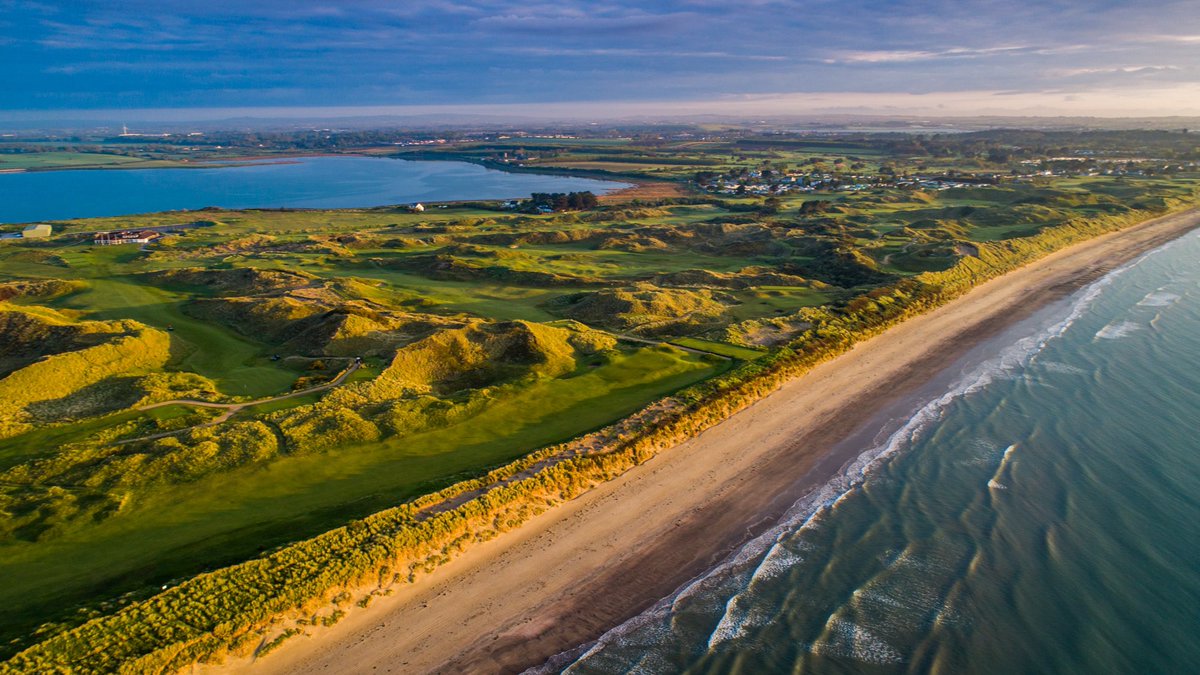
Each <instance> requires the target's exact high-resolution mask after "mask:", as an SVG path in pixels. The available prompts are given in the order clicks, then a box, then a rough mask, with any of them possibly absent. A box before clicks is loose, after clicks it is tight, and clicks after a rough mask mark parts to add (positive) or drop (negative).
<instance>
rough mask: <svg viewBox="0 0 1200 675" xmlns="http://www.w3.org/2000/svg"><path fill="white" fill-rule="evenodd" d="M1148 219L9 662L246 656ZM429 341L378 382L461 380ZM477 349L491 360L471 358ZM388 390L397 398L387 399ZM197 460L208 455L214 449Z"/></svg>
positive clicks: (860, 320) (849, 309) (1009, 262)
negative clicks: (782, 389) (849, 355)
mask: <svg viewBox="0 0 1200 675" xmlns="http://www.w3.org/2000/svg"><path fill="white" fill-rule="evenodd" d="M1147 215H1149V214H1147V213H1129V214H1125V215H1122V216H1114V217H1106V216H1100V217H1096V218H1088V219H1079V220H1073V221H1071V222H1068V223H1065V224H1062V225H1059V226H1055V227H1050V228H1046V229H1044V230H1043V231H1041V232H1040V233H1038V234H1036V235H1034V236H1031V237H1025V238H1021V239H1017V240H1010V241H1003V242H998V243H987V244H981V245H979V246H978V250H979V255H978V257H975V256H967V257H964V258H962V259H961V260H960V261H959V262H958V263H957V264H956V265H955V266H954V267H952V268H950V269H948V270H945V271H941V272H930V273H925V274H921V275H918V276H915V277H911V278H906V279H901V280H897V281H893V282H891V283H889V284H888V285H885V286H881V287H879V288H876V289H874V290H871V291H869V292H866V293H863V294H861V295H859V296H858V297H856V298H855V299H853V300H851V301H849V302H847V303H845V304H844V305H843V306H840V307H832V308H823V309H811V310H808V311H806V312H805V320H806V322H807V323H808V324H809V325H808V327H807V328H806V329H805V330H804V331H803V332H802V333H801V334H800V336H799V337H798V338H796V339H795V340H794V341H792V342H791V343H789V344H788V345H786V346H785V347H782V348H780V349H777V350H775V351H773V352H771V353H770V354H768V355H766V356H764V357H762V358H760V359H758V360H755V361H753V362H749V363H745V364H743V365H741V366H739V367H738V368H736V369H734V370H731V371H728V372H727V373H725V374H724V375H722V376H719V377H717V378H714V379H712V380H709V381H706V382H704V383H702V384H700V385H696V386H693V387H691V388H689V389H687V390H684V391H683V392H680V393H679V394H677V395H675V396H674V397H673V399H672V404H671V405H658V406H653V407H652V410H653V411H654V414H653V415H649V416H648V417H646V418H645V419H644V420H641V421H640V423H639V424H638V425H637V426H636V427H635V428H633V429H632V430H625V431H623V432H622V433H614V434H613V436H612V438H614V439H615V440H613V441H612V442H611V443H610V444H609V445H608V446H607V447H605V448H604V449H603V451H602V452H595V453H589V454H584V455H580V456H566V457H563V458H561V459H559V460H558V461H553V462H544V460H546V459H547V458H549V457H553V456H555V455H556V454H557V453H559V452H561V450H562V447H558V446H556V447H551V448H546V449H543V450H541V451H538V452H535V453H532V454H530V455H528V456H527V457H525V458H523V459H521V460H519V461H516V462H513V463H510V464H508V465H506V466H504V467H501V468H500V469H497V470H495V471H493V472H491V473H490V474H488V475H487V476H484V477H481V478H479V479H477V480H471V481H464V482H461V483H457V484H455V485H453V486H451V487H449V488H447V489H445V490H442V491H441V492H438V493H434V494H431V495H427V496H425V497H422V498H420V499H417V500H415V501H413V502H411V503H409V504H405V505H403V506H399V507H395V508H391V509H388V510H385V511H382V512H380V513H377V514H375V515H372V516H370V517H367V518H363V519H361V520H358V521H354V522H352V523H350V524H349V525H347V526H345V527H341V528H338V529H336V530H332V531H330V532H327V533H325V534H322V535H320V536H317V537H314V538H312V539H309V540H306V541H302V542H298V543H296V544H292V545H289V546H287V547H285V548H283V549H281V550H279V551H276V552H274V553H271V554H270V555H267V556H265V557H262V558H260V559H256V560H251V561H248V562H245V563H241V564H238V565H234V566H231V567H227V568H224V569H221V570H217V571H215V572H212V573H209V574H203V575H200V576H197V577H195V578H192V579H189V580H187V581H185V582H183V583H182V584H180V585H179V586H176V587H174V588H171V589H169V590H166V591H164V592H162V593H159V594H157V595H155V596H153V597H151V598H149V599H146V600H144V601H141V602H136V603H133V604H131V605H129V606H127V607H124V608H123V609H120V610H117V611H114V612H111V613H109V614H106V615H103V616H100V617H97V618H95V619H93V620H91V621H89V622H87V623H85V624H83V625H81V626H78V627H75V628H72V629H70V630H66V631H64V632H61V633H59V634H57V635H54V636H52V637H49V638H47V639H45V640H43V641H42V642H40V643H39V644H36V645H34V646H32V647H30V648H28V649H26V650H25V651H22V652H21V653H19V654H17V655H16V656H15V657H13V658H12V659H11V660H10V661H9V662H8V663H6V664H5V665H4V669H5V670H6V671H8V672H39V673H40V672H74V673H101V672H130V673H133V672H137V673H145V672H170V671H173V670H178V669H181V668H184V667H186V666H188V665H190V664H193V663H196V662H198V661H211V660H215V659H220V658H222V657H224V656H225V655H227V654H230V653H246V652H248V651H249V650H251V649H253V646H254V645H255V644H257V643H259V642H260V641H262V640H263V638H264V635H265V632H264V631H265V629H267V628H268V627H269V626H272V625H276V624H279V623H281V622H282V620H283V619H284V618H285V617H287V616H289V615H293V614H296V613H307V614H308V615H312V614H313V612H314V610H315V609H316V608H318V607H321V606H323V605H325V604H327V603H329V602H331V601H333V600H334V599H335V598H337V599H338V600H344V599H345V597H346V595H345V594H346V593H347V592H348V591H353V590H354V589H362V588H368V587H369V588H378V587H380V586H386V585H388V584H391V583H395V582H404V581H409V580H411V579H413V578H415V577H416V576H417V575H419V574H421V573H423V572H425V571H427V570H430V569H433V568H435V567H437V566H438V565H440V564H442V563H444V562H445V561H446V560H449V559H450V558H451V557H453V556H454V555H455V554H456V553H458V552H459V551H461V550H462V549H463V548H465V547H468V546H470V545H471V544H473V543H475V542H477V541H481V540H485V539H488V538H491V537H494V536H496V535H497V534H498V533H500V532H504V531H506V530H509V529H511V528H514V527H517V526H518V525H520V524H521V523H524V522H525V521H527V520H528V519H530V518H531V517H533V516H534V515H536V514H538V513H540V512H542V511H544V510H545V509H547V508H549V507H551V506H553V505H555V504H559V503H562V502H564V501H566V500H569V499H572V498H574V497H575V496H577V495H579V494H580V493H582V492H584V491H586V490H587V489H589V488H591V487H592V486H594V485H596V484H598V483H601V482H603V481H607V480H610V479H612V478H613V477H615V476H618V475H620V474H621V473H623V472H625V471H627V470H628V469H630V468H631V467H633V466H635V465H637V464H640V463H642V462H645V461H646V460H648V459H649V458H651V457H653V456H654V455H655V454H656V453H658V452H660V451H662V450H664V449H666V448H669V447H671V446H673V445H675V444H677V443H679V442H681V441H683V440H686V439H688V438H691V437H694V436H695V435H696V434H698V433H699V432H701V431H703V430H704V429H706V428H709V427H711V426H713V425H715V424H717V423H719V422H721V421H722V420H724V419H727V418H728V417H729V416H730V415H731V414H733V413H735V412H737V411H739V410H741V409H743V408H745V407H746V406H748V405H750V404H751V403H753V402H755V401H757V400H759V399H761V398H762V397H764V396H766V395H767V394H769V393H770V392H772V391H774V390H775V389H776V388H777V387H778V386H779V385H780V384H781V383H783V382H784V381H786V380H788V379H790V378H793V377H796V376H797V375H800V374H802V373H804V372H806V371H808V370H810V369H811V368H812V367H814V366H816V365H817V364H819V363H821V362H824V361H827V360H829V359H831V358H833V357H835V356H837V355H839V354H842V353H844V352H846V351H847V350H848V349H850V348H851V347H852V346H853V345H854V344H856V343H858V342H860V341H862V340H864V339H866V338H869V337H871V336H873V335H876V334H878V333H880V332H882V331H884V330H886V329H887V328H889V327H891V326H894V325H896V324H897V323H899V322H901V321H903V320H905V319H906V318H908V317H910V316H913V315H915V314H919V313H922V312H926V311H929V310H930V309H932V308H935V307H938V306H940V305H943V304H945V303H946V302H948V301H950V300H952V299H954V298H956V297H959V296H961V295H962V294H964V293H966V292H967V291H968V290H970V289H971V288H973V287H974V286H976V285H978V284H979V283H981V282H983V281H985V280H987V279H991V278H994V277H997V276H999V275H1001V274H1004V273H1005V272H1007V271H1010V270H1012V269H1015V268H1017V267H1019V266H1021V265H1023V264H1026V263H1028V262H1030V261H1033V260H1036V259H1038V258H1040V257H1042V256H1044V255H1046V254H1048V253H1050V252H1052V251H1055V250H1058V249H1061V248H1063V247H1065V246H1068V245H1070V244H1073V243H1076V242H1079V241H1082V240H1084V239H1087V238H1089V237H1094V236H1096V235H1100V234H1103V233H1107V232H1112V231H1115V230H1118V229H1121V228H1122V227H1125V226H1127V225H1129V224H1131V223H1133V222H1135V221H1138V220H1141V219H1143V218H1145V217H1146V216H1147ZM526 328H528V327H526ZM518 332H519V333H521V334H522V335H523V336H524V337H523V338H522V339H523V340H524V342H522V343H520V344H521V345H522V346H520V347H518V346H513V345H507V346H504V347H503V348H502V349H503V350H505V352H506V353H507V350H509V349H518V348H520V349H526V348H533V347H535V346H537V345H541V344H542V342H541V341H542V340H548V341H551V342H552V343H553V345H554V349H552V350H546V353H544V354H542V356H540V357H538V358H541V359H542V360H541V361H537V360H536V359H534V361H535V362H538V363H542V364H554V363H555V359H566V358H570V356H569V352H567V351H566V348H565V347H563V346H562V344H563V343H564V341H563V340H560V336H557V335H553V334H551V335H538V334H537V332H538V329H529V330H528V331H525V330H522V331H518ZM481 341H482V342H481ZM418 344H419V343H418ZM488 344H489V343H488V342H487V338H486V337H481V336H478V335H476V336H472V335H471V334H470V332H469V331H468V332H467V333H464V334H463V335H460V336H457V337H455V338H454V339H453V340H447V341H444V342H439V343H437V348H438V349H445V350H452V351H455V353H456V354H457V353H458V351H466V352H468V353H467V354H466V355H465V357H464V362H466V363H471V364H483V363H484V361H485V360H486V358H488V357H489V356H491V355H492V354H493V352H492V351H491V348H490V347H488V346H487V345H488ZM543 346H544V345H543ZM433 348H434V344H433V343H430V344H427V345H424V346H421V347H419V348H417V349H415V350H413V352H412V353H411V354H409V355H406V356H405V357H400V356H399V355H398V356H397V358H398V359H401V358H403V359H409V360H410V361H411V362H409V361H401V362H402V363H405V364H406V367H411V368H412V370H406V372H405V373H404V374H403V375H399V374H398V375H396V376H394V377H393V378H392V379H391V381H390V382H389V383H388V384H381V385H379V386H386V387H394V388H396V390H397V391H414V390H419V389H420V388H422V387H427V388H430V389H432V388H434V387H435V385H436V384H437V383H439V382H444V381H446V379H447V378H450V377H459V376H461V374H460V373H447V372H445V371H444V370H442V369H441V366H439V365H437V364H435V363H434V362H433V360H434V352H433V351H426V350H433ZM472 350H481V352H480V353H479V354H474V355H472ZM533 351H538V350H537V349H533ZM546 367H554V366H552V365H547V366H546ZM414 373H415V374H414ZM413 378H416V379H413ZM372 386H374V385H365V386H362V387H359V388H358V390H357V391H353V390H351V391H348V392H346V394H345V396H348V397H351V398H353V397H356V396H357V397H359V398H360V400H368V401H369V400H372V398H373V397H374V396H376V395H383V394H384V393H385V392H382V391H376V390H373V389H371V387H372ZM386 394H387V395H391V391H390V390H389V391H388V392H386ZM412 401H414V403H411V404H407V405H408V407H404V406H401V407H394V408H393V410H392V412H391V413H390V414H391V415H392V417H393V418H395V419H402V418H403V416H404V415H406V414H428V413H427V412H423V411H425V410H426V409H433V408H435V407H436V406H434V405H432V404H431V403H430V402H428V401H423V402H421V403H415V401H422V399H421V398H419V397H417V398H414V399H412ZM320 410H321V408H320V406H316V407H314V408H313V409H312V410H309V411H306V412H304V413H303V414H302V415H301V416H299V417H297V418H296V419H295V421H294V424H295V425H296V428H297V429H300V428H302V427H304V425H311V429H307V430H306V431H305V433H309V432H313V433H318V432H319V428H320V425H322V424H324V423H325V421H324V420H325V419H326V418H324V417H321V416H320V415H319V414H318V411H320ZM306 416H311V417H306ZM337 423H338V424H339V425H341V424H343V423H344V424H345V426H346V427H347V428H353V429H360V431H361V433H364V434H367V435H369V434H370V433H372V432H371V431H370V429H369V428H367V427H360V426H358V422H357V421H354V420H350V421H345V420H340V421H338V422H337ZM399 423H400V424H403V422H399ZM339 428H340V427H339ZM245 433H246V436H247V438H248V439H254V438H258V436H257V435H256V432H255V431H254V430H252V429H247V430H246V432H245ZM253 443H254V441H253V440H247V441H246V447H252V446H253ZM202 453H208V454H213V453H211V452H210V451H208V450H205V451H202ZM539 462H542V465H541V466H540V468H539V469H538V470H536V471H530V469H531V467H534V466H535V465H538V463H539ZM473 491H475V492H474V493H473ZM468 494H473V496H472V498H471V499H466V500H464V501H462V502H461V503H458V504H457V505H456V506H453V508H445V509H443V510H436V509H431V510H427V511H423V509H428V507H431V506H434V505H437V504H442V503H445V502H446V500H450V499H452V498H454V497H458V496H463V495H468ZM331 616H332V615H331ZM295 632H296V629H295V628H294V627H288V628H287V629H286V630H285V631H284V632H283V633H282V636H281V637H276V638H275V639H274V640H272V641H270V642H268V643H267V645H268V647H269V648H274V647H276V646H278V642H280V641H282V640H283V639H286V636H288V635H291V634H294V633H295Z"/></svg>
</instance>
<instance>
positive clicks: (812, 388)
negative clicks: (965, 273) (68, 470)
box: [197, 211, 1200, 674]
mask: <svg viewBox="0 0 1200 675" xmlns="http://www.w3.org/2000/svg"><path fill="white" fill-rule="evenodd" d="M1197 225H1200V211H1188V212H1185V213H1181V214H1176V215H1173V216H1168V217H1164V218H1159V219H1156V220H1152V221H1148V222H1146V223H1142V224H1140V225H1137V226H1134V227H1131V228H1128V229H1126V230H1124V231H1122V232H1119V233H1114V234H1110V235H1106V236H1103V237H1099V238H1097V239H1093V240H1091V241H1088V242H1085V243H1083V244H1079V245H1077V246H1074V247H1072V248H1069V249H1067V250H1064V251H1060V252H1058V253H1056V254H1053V255H1051V256H1048V257H1046V258H1044V259H1042V260H1040V261H1038V262H1036V263H1034V264H1033V265H1030V266H1028V267H1026V268H1023V269H1021V270H1018V271H1016V272H1012V273H1010V274H1008V275H1006V276H1004V277H1001V278H999V279H995V280H993V281H990V282H987V283H985V284H983V285H981V286H979V287H978V288H976V289H975V290H973V291H972V292H971V293H969V294H968V295H966V296H964V297H962V298H959V299H958V300H956V301H954V302H952V303H950V304H948V305H946V306H944V307H942V308H939V309H938V310H936V311H934V312H931V313H929V314H926V315H923V316H920V317H917V318H914V319H912V320H910V321H907V322H905V323H904V324H902V325H900V326H897V327H895V328H893V329H892V330H889V331H888V332H886V333H884V334H883V335H881V336H879V337H876V338H874V339H871V340H869V341H866V342H864V343H862V344H860V345H858V346H857V347H856V348H855V349H854V350H853V351H851V352H850V353H848V354H846V355H844V356H842V357H840V358H838V359H835V360H833V361H831V362H829V363H826V364H824V365H821V366H819V367H817V368H816V369H814V370H813V371H811V372H810V373H808V374H807V375H804V376H803V377H800V378H797V379H795V380H792V381H790V382H789V383H787V384H786V385H785V386H783V387H782V388H780V389H779V390H778V391H776V392H775V393H773V394H772V395H770V396H769V397H767V398H766V399H764V400H762V401H760V402H759V403H757V404H755V405H754V406H752V407H750V408H748V409H746V410H744V411H742V412H741V413H739V414H737V415H735V416H734V417H732V418H730V419H729V420H727V421H725V422H723V423H722V424H720V425H718V426H716V427H714V428H712V429H710V430H708V431H706V432H705V433H703V434H701V435H700V436H698V437H696V438H694V439H692V440H690V441H688V442H686V443H683V444H682V445H679V446H677V447H675V448H673V449H671V450H669V451H665V452H663V453H661V454H660V455H658V456H657V457H656V458H654V459H653V460H651V461H650V462H648V463H646V464H644V465H642V466H639V467H636V468H635V469H633V470H631V471H629V472H627V473H626V474H624V475H622V476H621V477H619V478H618V479H616V480H614V481H611V482H609V483H607V484H604V485H602V486H600V487H598V488H596V489H594V490H592V491H590V492H588V493H586V494H584V495H583V496H581V497H579V498H577V499H575V500H574V501H572V502H569V503H567V504H564V505H562V506H560V507H557V508H555V509H552V510H550V511H548V512H546V513H544V514H542V515H540V516H538V517H537V518H535V519H533V520H532V521H530V522H529V523H528V524H526V525H525V526H523V527H521V528H519V529H518V530H516V531H514V532H510V533H507V534H504V535H502V536H500V537H499V538H497V539H494V540H492V541H489V542H486V543H484V544H480V545H477V546H474V547H473V548H471V549H469V550H468V551H467V552H466V553H465V554H463V555H462V556H460V557H459V558H457V559H455V560H454V561H452V562H450V563H448V564H446V565H444V566H442V567H441V568H439V569H438V570H436V571H435V572H433V573H432V574H429V575H426V576H424V577H422V578H420V579H419V580H418V581H417V582H416V583H415V584H412V585H407V586H400V587H397V588H396V589H395V592H394V593H393V594H392V595H391V596H388V597H386V598H381V599H379V600H377V601H376V602H375V603H374V604H373V605H371V606H370V607H368V608H366V609H357V608H355V609H354V610H353V611H351V612H350V613H349V615H348V616H347V617H346V618H345V619H344V620H342V621H341V622H340V623H338V624H337V625H336V626H333V627H331V628H323V629H316V630H314V632H313V634H312V635H309V636H301V637H296V638H293V639H292V640H290V641H288V642H287V643H285V644H284V646H283V647H282V648H280V649H279V650H277V651H275V652H273V653H271V654H269V655H267V656H266V657H264V658H261V659H259V660H257V661H255V662H247V661H231V662H229V663H227V664H225V665H224V666H223V667H221V668H220V670H222V671H224V672H238V673H242V672H249V673H338V674H342V673H427V672H438V673H441V672H445V673H476V672H484V673H491V672H519V671H521V670H523V669H525V668H528V667H531V666H537V665H541V664H542V663H544V662H545V661H546V660H547V659H548V658H550V657H552V656H553V655H555V654H557V653H560V652H562V651H564V650H568V649H572V648H575V647H577V646H578V645H580V644H583V643H586V642H589V641H591V640H594V639H596V638H597V637H599V636H600V635H601V634H602V633H603V632H604V631H605V630H607V629H608V628H610V627H612V626H614V625H616V624H617V623H620V622H621V621H623V620H625V619H626V618H628V617H630V616H633V615H635V614H637V613H639V612H640V611H642V610H644V609H645V608H647V607H649V606H650V605H652V604H653V603H654V602H656V601H657V600H659V599H660V598H662V597H665V596H667V595H669V594H670V593H672V591H674V590H675V589H677V588H678V587H679V586H680V585H681V584H682V583H685V582H686V581H687V580H689V579H691V578H693V577H694V576H696V575H697V574H699V573H701V572H703V571H704V570H706V569H708V568H710V567H711V566H713V565H714V564H715V563H717V562H719V561H720V560H721V559H723V558H725V557H726V556H728V555H729V553H730V552H732V551H734V550H736V549H737V548H738V547H740V546H741V545H742V544H743V543H745V542H746V541H747V540H748V539H750V538H751V537H753V536H754V535H755V534H756V533H758V532H761V531H763V530H764V529H766V528H767V527H769V526H770V525H771V524H772V522H773V520H774V519H776V518H778V517H779V516H780V515H781V514H782V512H783V511H784V510H786V508H787V507H788V506H790V505H791V504H792V503H793V502H794V501H795V499H797V498H798V497H799V496H801V495H802V494H804V493H805V492H807V491H808V490H810V489H811V488H813V487H815V486H818V485H820V484H822V483H824V482H825V481H827V480H828V478H829V477H830V476H832V475H834V474H835V473H837V472H838V471H839V469H840V468H841V467H842V466H843V465H844V464H845V462H846V461H847V460H849V459H850V458H851V457H852V455H853V453H852V452H850V451H848V450H844V451H839V452H831V451H830V449H831V448H834V447H835V446H837V445H838V441H840V440H842V439H844V438H846V437H847V436H848V435H850V434H851V433H853V432H855V431H856V430H857V429H859V428H861V427H862V425H863V424H864V423H866V422H867V421H869V420H871V419H872V418H873V417H874V416H875V413H876V412H877V411H879V410H880V409H882V408H884V407H886V406H888V405H892V404H895V403H896V402H897V401H899V400H903V399H904V398H905V397H910V396H912V392H914V391H917V390H919V389H920V388H921V386H922V385H923V384H927V383H928V382H930V380H931V379H933V378H934V377H935V376H936V375H937V374H938V373H939V372H940V371H941V369H942V368H944V367H945V366H946V365H947V364H949V363H952V362H954V361H955V360H956V359H958V358H960V357H961V356H962V355H963V354H965V353H966V352H968V351H969V350H970V349H971V348H972V347H973V346H975V345H977V344H979V343H980V342H981V341H982V340H984V339H986V338H988V337H989V336H992V335H995V334H996V333H997V332H999V331H1001V330H1003V329H1004V328H1005V327H1007V326H1011V325H1012V324H1013V323H1015V322H1017V321H1019V320H1021V319H1023V318H1026V317H1028V316H1029V315H1031V314H1032V313H1033V312H1035V311H1036V310H1037V309H1039V308H1041V307H1044V306H1045V305H1046V304H1048V303H1050V302H1053V301H1054V300H1058V299H1061V298H1063V297H1065V296H1067V295H1069V294H1070V293H1071V292H1073V291H1074V290H1076V289H1078V288H1080V287H1081V286H1083V285H1085V284H1087V283H1088V282H1090V281H1092V280H1094V279H1096V278H1098V277H1099V276H1101V275H1103V274H1104V273H1105V272H1107V271H1108V270H1111V269H1113V268H1114V267H1117V266H1119V265H1121V264H1123V263H1124V262H1127V261H1128V260H1130V259H1132V258H1133V257H1135V256H1137V255H1138V254H1140V253H1142V252H1144V251H1147V250H1149V249H1151V248H1153V247H1155V246H1157V245H1160V244H1162V243H1165V242H1167V241H1169V240H1171V239H1173V238H1175V237H1177V236H1179V235H1181V234H1183V233H1184V232H1186V231H1188V230H1190V229H1192V228H1194V227H1196V226H1197ZM197 670H199V669H197ZM204 670H206V671H207V670H208V668H205V669H204Z"/></svg>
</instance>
